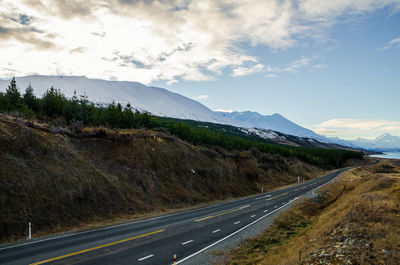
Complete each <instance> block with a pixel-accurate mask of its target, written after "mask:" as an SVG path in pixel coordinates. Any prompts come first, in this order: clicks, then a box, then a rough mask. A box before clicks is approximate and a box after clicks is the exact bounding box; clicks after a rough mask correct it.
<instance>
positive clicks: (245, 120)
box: [220, 111, 327, 141]
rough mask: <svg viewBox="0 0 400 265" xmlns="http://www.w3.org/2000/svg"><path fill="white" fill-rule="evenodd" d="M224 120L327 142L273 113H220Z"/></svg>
mask: <svg viewBox="0 0 400 265" xmlns="http://www.w3.org/2000/svg"><path fill="white" fill-rule="evenodd" d="M220 113H221V115H223V116H224V117H226V118H229V119H234V120H236V121H238V122H240V123H242V124H246V125H247V127H251V128H259V129H266V130H272V131H278V132H282V133H285V134H290V135H294V136H299V137H306V138H313V139H316V140H319V141H327V138H325V137H323V136H321V135H318V134H316V133H315V132H313V131H311V130H309V129H306V128H304V127H301V126H300V125H297V124H296V123H294V122H292V121H290V120H288V119H286V118H285V117H283V116H282V115H280V114H278V113H275V114H273V115H261V114H260V113H257V112H252V111H244V112H236V111H234V112H220Z"/></svg>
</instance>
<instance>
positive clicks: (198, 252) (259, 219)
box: [176, 195, 303, 264]
mask: <svg viewBox="0 0 400 265" xmlns="http://www.w3.org/2000/svg"><path fill="white" fill-rule="evenodd" d="M302 196H303V195H302ZM300 197H301V196H300ZM300 197H297V198H294V199H293V200H291V201H290V202H288V203H286V204H285V205H283V206H281V207H279V208H277V209H275V210H273V211H272V212H269V213H267V214H266V215H264V216H261V217H260V218H258V219H257V220H255V221H253V222H251V223H250V224H248V225H246V226H243V227H242V228H240V229H239V230H237V231H235V232H233V233H232V234H230V235H227V236H226V237H224V238H222V239H220V240H218V241H216V242H214V243H212V244H211V245H208V246H207V247H205V248H203V249H200V250H199V251H197V252H195V253H193V254H191V255H189V256H187V257H186V258H183V259H181V260H180V261H178V262H177V263H176V264H179V263H182V262H184V261H186V260H188V259H190V258H191V257H194V256H196V255H198V254H200V253H201V252H203V251H205V250H207V249H209V248H211V247H213V246H215V245H216V244H218V243H220V242H222V241H224V240H226V239H228V238H230V237H231V236H234V235H236V234H237V233H239V232H240V231H242V230H244V229H246V228H247V227H249V226H251V225H253V224H255V223H257V222H259V221H261V220H262V219H264V218H265V217H267V216H268V215H271V214H273V213H274V212H276V211H278V210H280V209H282V208H283V207H285V206H286V205H288V204H290V203H292V202H294V201H295V200H297V199H299V198H300Z"/></svg>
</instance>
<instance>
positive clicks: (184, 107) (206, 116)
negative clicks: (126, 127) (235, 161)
mask: <svg viewBox="0 0 400 265" xmlns="http://www.w3.org/2000/svg"><path fill="white" fill-rule="evenodd" d="M16 80H17V86H18V87H19V89H20V91H21V92H22V93H23V91H24V90H25V88H26V87H27V86H28V84H31V85H32V87H33V89H34V92H35V94H36V95H37V96H39V97H41V96H42V95H43V94H44V93H45V92H46V90H47V89H49V88H50V87H51V86H53V87H54V88H56V89H60V90H61V92H62V93H64V94H65V95H66V96H67V97H72V96H73V94H74V91H76V93H77V95H87V96H88V97H89V100H91V101H93V102H102V103H111V102H112V101H113V100H114V101H115V102H119V103H122V104H127V103H130V104H131V105H132V106H134V107H135V108H136V109H138V110H141V111H148V112H150V113H152V114H154V115H157V116H164V117H172V118H180V119H192V120H199V121H208V122H214V123H222V124H232V125H236V126H237V125H239V124H238V123H237V122H236V121H234V120H230V119H228V118H226V117H223V116H222V115H221V114H220V113H217V112H214V111H212V110H210V109H209V108H207V107H206V106H204V105H203V104H201V103H199V102H197V101H195V100H192V99H189V98H187V97H184V96H181V95H179V94H176V93H173V92H170V91H168V90H166V89H163V88H159V87H151V86H145V85H143V84H141V83H137V82H125V81H124V82H121V81H106V80H100V79H89V78H86V77H84V76H41V75H31V76H25V77H16ZM9 82H10V80H0V91H5V90H6V88H7V86H8V84H9Z"/></svg>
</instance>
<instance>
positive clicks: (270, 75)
mask: <svg viewBox="0 0 400 265" xmlns="http://www.w3.org/2000/svg"><path fill="white" fill-rule="evenodd" d="M267 77H268V78H274V77H276V74H267Z"/></svg>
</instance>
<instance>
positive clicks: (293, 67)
mask: <svg viewBox="0 0 400 265" xmlns="http://www.w3.org/2000/svg"><path fill="white" fill-rule="evenodd" d="M310 62H311V58H308V57H306V56H302V57H301V58H300V59H298V60H294V61H292V62H291V63H290V64H289V65H288V66H286V67H278V66H270V65H268V66H267V71H268V72H292V73H294V72H297V71H298V70H299V69H300V68H303V67H306V66H308V65H309V64H310Z"/></svg>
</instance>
